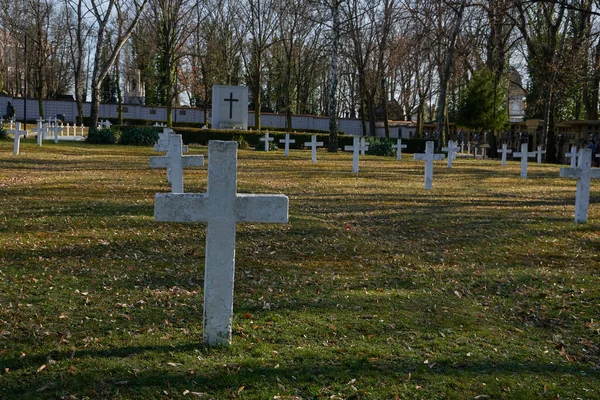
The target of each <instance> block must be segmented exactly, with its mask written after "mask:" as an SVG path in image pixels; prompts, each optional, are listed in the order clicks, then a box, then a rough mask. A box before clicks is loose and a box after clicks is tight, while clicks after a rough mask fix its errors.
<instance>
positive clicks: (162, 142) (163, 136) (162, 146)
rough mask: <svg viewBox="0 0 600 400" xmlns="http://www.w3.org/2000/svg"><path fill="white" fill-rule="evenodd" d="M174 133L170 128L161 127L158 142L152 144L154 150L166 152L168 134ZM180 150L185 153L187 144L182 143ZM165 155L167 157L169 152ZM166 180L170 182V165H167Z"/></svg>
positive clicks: (167, 149)
mask: <svg viewBox="0 0 600 400" xmlns="http://www.w3.org/2000/svg"><path fill="white" fill-rule="evenodd" d="M174 134H175V132H174V131H173V130H172V129H169V128H163V131H162V132H159V133H158V142H157V143H156V144H155V145H154V151H160V152H164V153H168V152H169V138H170V135H174ZM181 152H182V153H187V152H188V146H187V145H182V146H181ZM167 157H169V154H167ZM167 182H169V183H171V167H170V166H167Z"/></svg>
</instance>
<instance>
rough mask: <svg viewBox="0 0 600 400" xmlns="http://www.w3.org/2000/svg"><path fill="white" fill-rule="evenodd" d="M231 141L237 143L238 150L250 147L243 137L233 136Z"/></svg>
mask: <svg viewBox="0 0 600 400" xmlns="http://www.w3.org/2000/svg"><path fill="white" fill-rule="evenodd" d="M231 139H232V140H235V141H236V142H238V147H239V148H240V149H248V148H250V145H249V144H248V142H246V139H244V136H243V135H234V136H233V137H232V138H231Z"/></svg>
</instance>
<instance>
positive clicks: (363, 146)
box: [360, 136, 369, 156]
mask: <svg viewBox="0 0 600 400" xmlns="http://www.w3.org/2000/svg"><path fill="white" fill-rule="evenodd" d="M367 150H369V142H367V141H366V140H365V137H364V136H361V138H360V155H361V156H364V155H365V152H366V151H367Z"/></svg>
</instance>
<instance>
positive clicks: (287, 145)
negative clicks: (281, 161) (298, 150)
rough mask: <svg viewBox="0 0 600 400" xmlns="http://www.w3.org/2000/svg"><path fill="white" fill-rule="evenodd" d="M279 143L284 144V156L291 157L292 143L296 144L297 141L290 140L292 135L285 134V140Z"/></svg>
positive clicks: (280, 140)
mask: <svg viewBox="0 0 600 400" xmlns="http://www.w3.org/2000/svg"><path fill="white" fill-rule="evenodd" d="M279 143H284V153H283V155H284V156H286V157H287V156H289V155H290V143H296V140H295V139H290V134H289V133H286V134H285V139H279Z"/></svg>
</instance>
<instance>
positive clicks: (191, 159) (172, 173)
mask: <svg viewBox="0 0 600 400" xmlns="http://www.w3.org/2000/svg"><path fill="white" fill-rule="evenodd" d="M172 132H173V131H171V130H170V129H168V130H167V129H165V130H164V131H163V135H162V137H161V136H159V142H158V143H157V144H156V145H155V146H154V150H156V151H164V152H166V153H167V155H166V156H161V157H150V168H166V169H167V181H169V182H170V183H171V192H172V193H183V192H184V190H183V169H184V168H185V167H201V166H203V165H204V156H203V155H193V156H184V155H183V152H184V150H185V151H187V146H185V148H184V146H183V140H182V138H181V135H176V134H174V133H172Z"/></svg>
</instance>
